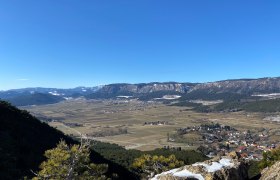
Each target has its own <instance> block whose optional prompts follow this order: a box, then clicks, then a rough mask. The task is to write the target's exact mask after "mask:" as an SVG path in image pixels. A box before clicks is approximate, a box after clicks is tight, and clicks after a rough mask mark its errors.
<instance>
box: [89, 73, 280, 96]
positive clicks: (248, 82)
mask: <svg viewBox="0 0 280 180" xmlns="http://www.w3.org/2000/svg"><path fill="white" fill-rule="evenodd" d="M163 91H166V92H173V93H175V94H177V93H179V94H190V93H197V92H201V93H206V94H208V93H236V94H258V93H277V92H280V77H277V78H260V79H236V80H223V81H216V82H208V83H178V82H165V83H157V82H155V83H141V84H109V85H105V86H103V87H102V88H100V89H99V90H97V91H96V92H95V93H93V94H91V95H89V96H87V97H88V98H98V96H100V97H101V98H102V97H106V96H107V97H114V96H115V97H116V96H119V95H131V96H136V97H137V96H138V95H139V94H149V93H155V92H163ZM105 95H106V96H105Z"/></svg>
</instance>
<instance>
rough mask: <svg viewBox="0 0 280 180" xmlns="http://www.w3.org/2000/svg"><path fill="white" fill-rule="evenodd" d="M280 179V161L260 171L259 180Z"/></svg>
mask: <svg viewBox="0 0 280 180" xmlns="http://www.w3.org/2000/svg"><path fill="white" fill-rule="evenodd" d="M279 179H280V161H278V162H276V163H275V164H274V165H272V166H271V167H269V168H265V169H264V170H263V171H262V176H261V178H260V180H279Z"/></svg>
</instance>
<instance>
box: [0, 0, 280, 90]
mask: <svg viewBox="0 0 280 180" xmlns="http://www.w3.org/2000/svg"><path fill="white" fill-rule="evenodd" d="M279 8H280V2H279V1H277V0H271V1H259V0H246V1H244V0H234V1H227V0H215V1H212V0H204V1H203V0H187V1H186V0H176V1H171V0H168V1H167V0H141V1H140V0H135V1H131V0H119V1H115V0H114V1H113V0H111V1H100V0H83V1H78V0H40V1H37V0H25V1H22V0H9V1H4V0H0V67H1V70H0V89H11V88H21V87H37V86H41V87H61V88H67V87H75V86H94V85H99V84H108V83H120V82H128V83H140V82H151V81H153V82H154V81H160V82H162V81H179V82H207V81H215V80H222V79H235V78H258V77H275V76H280V70H279V69H280V68H279V67H280V33H279V32H280V21H279V20H280V11H279Z"/></svg>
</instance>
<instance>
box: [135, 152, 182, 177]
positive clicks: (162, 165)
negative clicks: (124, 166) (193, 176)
mask: <svg viewBox="0 0 280 180" xmlns="http://www.w3.org/2000/svg"><path fill="white" fill-rule="evenodd" d="M183 165H184V162H183V161H179V160H177V159H176V157H175V155H170V156H168V157H164V156H157V155H154V156H151V155H149V154H144V155H142V156H141V157H139V158H136V159H135V160H134V162H133V164H132V169H133V171H135V172H136V173H137V174H139V175H140V176H141V177H143V178H147V177H153V176H154V175H155V174H159V173H161V172H163V171H168V170H170V169H174V168H176V167H181V166H183Z"/></svg>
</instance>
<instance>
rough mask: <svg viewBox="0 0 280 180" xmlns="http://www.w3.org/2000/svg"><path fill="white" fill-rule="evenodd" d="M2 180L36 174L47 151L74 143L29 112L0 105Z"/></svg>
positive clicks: (5, 104)
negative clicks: (64, 141)
mask: <svg viewBox="0 0 280 180" xmlns="http://www.w3.org/2000/svg"><path fill="white" fill-rule="evenodd" d="M0 124H1V125H0V139H1V141H0V169H1V171H0V177H1V178H0V179H7V180H8V179H19V178H20V177H22V176H26V175H30V174H31V172H30V170H31V169H32V170H37V168H38V166H39V164H40V163H41V162H42V160H43V159H44V157H43V154H44V152H45V150H47V149H50V148H53V147H55V146H56V144H57V143H58V142H59V140H60V139H65V140H66V141H67V142H68V143H73V142H74V141H73V140H71V139H70V138H68V137H67V136H65V135H63V134H62V133H61V132H60V131H57V130H56V129H54V128H51V127H50V126H48V125H47V124H45V123H41V122H40V121H39V120H37V119H36V118H35V117H33V116H31V115H30V114H29V113H28V112H26V111H22V110H19V109H17V108H15V107H13V106H11V105H10V104H8V103H6V102H4V101H0Z"/></svg>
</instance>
